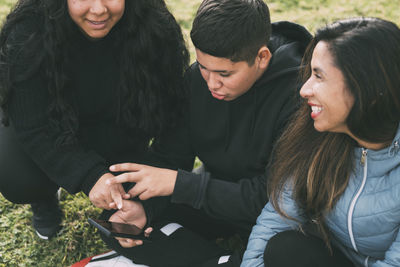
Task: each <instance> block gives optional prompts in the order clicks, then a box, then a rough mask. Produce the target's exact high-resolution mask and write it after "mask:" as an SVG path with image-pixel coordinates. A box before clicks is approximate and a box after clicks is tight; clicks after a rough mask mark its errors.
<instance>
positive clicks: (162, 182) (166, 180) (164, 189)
mask: <svg viewBox="0 0 400 267" xmlns="http://www.w3.org/2000/svg"><path fill="white" fill-rule="evenodd" d="M110 171H113V172H125V173H123V174H120V175H118V176H115V177H110V178H109V179H108V180H107V184H109V185H115V184H122V183H126V182H134V183H136V185H135V186H134V187H132V189H131V190H129V192H128V193H129V195H131V197H136V196H139V198H140V199H142V200H146V199H149V198H151V197H156V196H169V195H172V193H173V192H174V187H175V182H176V176H177V174H178V172H177V171H174V170H169V169H161V168H156V167H152V166H147V165H141V164H135V163H122V164H117V165H113V166H111V167H110Z"/></svg>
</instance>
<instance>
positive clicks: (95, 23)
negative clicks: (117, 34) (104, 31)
mask: <svg viewBox="0 0 400 267" xmlns="http://www.w3.org/2000/svg"><path fill="white" fill-rule="evenodd" d="M88 22H89V23H90V24H91V25H92V26H93V27H94V28H103V27H105V25H106V22H107V19H106V20H97V21H96V20H88Z"/></svg>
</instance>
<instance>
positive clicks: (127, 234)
mask: <svg viewBox="0 0 400 267" xmlns="http://www.w3.org/2000/svg"><path fill="white" fill-rule="evenodd" d="M88 222H89V223H90V224H91V225H93V226H94V227H96V228H97V229H99V231H100V232H102V233H103V234H105V235H106V236H107V237H110V236H112V237H124V238H131V239H135V240H142V241H143V242H151V239H150V237H147V236H145V235H144V231H143V229H141V228H139V227H137V226H136V225H134V224H126V223H117V222H110V221H104V220H98V219H91V218H89V219H88Z"/></svg>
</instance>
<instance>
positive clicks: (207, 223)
mask: <svg viewBox="0 0 400 267" xmlns="http://www.w3.org/2000/svg"><path fill="white" fill-rule="evenodd" d="M112 213H113V211H104V212H103V214H102V215H101V219H108V218H109V217H110V216H111V214H112ZM170 222H174V223H179V224H180V225H182V226H183V227H182V228H180V229H179V230H177V231H176V233H173V234H172V235H171V236H169V237H166V236H165V235H163V234H160V231H159V229H160V228H162V227H163V226H165V225H166V224H168V223H170ZM151 226H152V227H153V228H154V229H155V230H154V232H153V233H152V236H153V235H154V238H153V239H154V240H153V242H152V243H151V244H144V245H142V246H138V247H134V248H129V249H125V248H122V247H121V246H120V245H119V243H118V242H117V241H116V240H115V239H114V238H112V237H111V238H109V237H106V236H104V235H102V234H101V236H102V239H103V240H104V242H105V243H106V244H107V245H108V247H109V248H111V249H113V250H115V251H117V252H118V253H119V254H121V255H123V256H125V257H127V258H129V259H132V260H133V262H135V263H140V264H145V265H149V266H151V267H157V266H163V267H180V266H182V267H183V266H184V267H186V266H193V267H194V266H196V267H212V266H220V267H239V266H240V262H241V259H242V254H243V251H231V250H228V249H223V248H221V247H219V246H218V245H216V242H215V239H216V238H220V237H223V238H227V237H229V236H232V235H233V234H234V233H235V232H236V231H235V229H233V228H230V227H229V226H228V225H227V224H226V223H223V222H217V221H216V220H213V219H211V218H209V217H208V216H206V215H205V214H203V213H202V212H201V211H199V210H195V209H193V208H190V207H187V206H185V205H171V206H170V207H169V208H168V209H167V210H166V212H165V213H164V216H162V218H161V219H159V220H158V221H157V222H155V223H154V224H152V225H151ZM226 256H227V257H229V260H228V261H226V262H225V261H221V260H222V259H223V258H224V257H225V258H227V257H226ZM221 257H222V258H221ZM219 262H220V263H219Z"/></svg>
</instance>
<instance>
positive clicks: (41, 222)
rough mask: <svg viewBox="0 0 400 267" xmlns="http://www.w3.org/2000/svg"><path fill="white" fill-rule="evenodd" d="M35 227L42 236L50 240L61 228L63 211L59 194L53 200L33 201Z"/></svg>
mask: <svg viewBox="0 0 400 267" xmlns="http://www.w3.org/2000/svg"><path fill="white" fill-rule="evenodd" d="M31 207H32V212H33V228H35V230H36V234H37V235H38V236H39V237H40V238H41V239H45V240H48V239H50V238H52V237H54V236H55V235H56V234H57V232H58V231H59V230H60V229H61V219H62V215H63V214H62V211H61V209H60V206H59V205H58V199H57V196H56V195H54V197H53V198H52V199H51V200H48V201H43V202H38V203H32V204H31Z"/></svg>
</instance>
